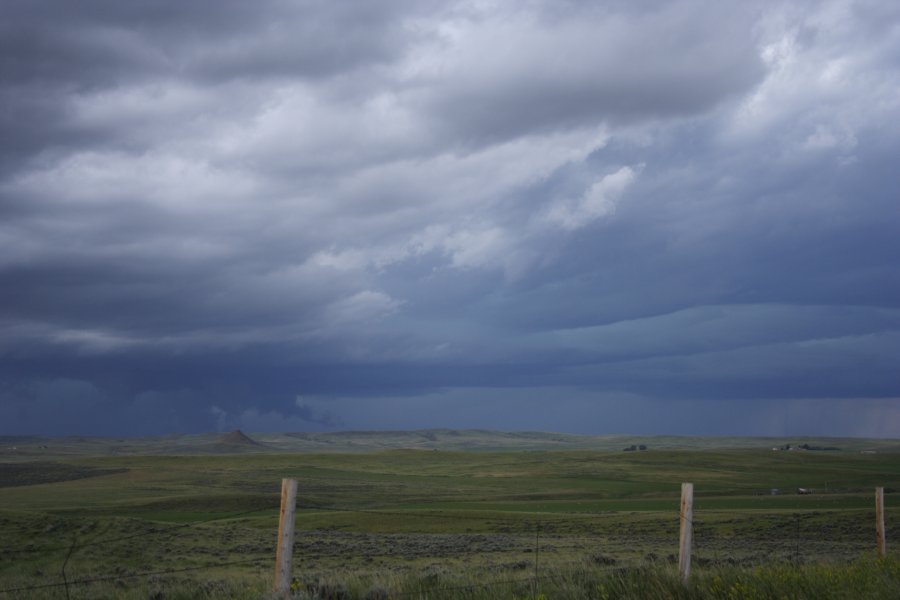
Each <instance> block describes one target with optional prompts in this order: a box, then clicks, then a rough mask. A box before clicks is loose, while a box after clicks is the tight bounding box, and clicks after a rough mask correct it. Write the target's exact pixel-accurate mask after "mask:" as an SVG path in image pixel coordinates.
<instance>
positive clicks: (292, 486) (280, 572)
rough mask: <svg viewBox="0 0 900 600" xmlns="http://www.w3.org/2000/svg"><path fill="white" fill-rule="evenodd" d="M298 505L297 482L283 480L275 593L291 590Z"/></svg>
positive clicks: (276, 556) (276, 554)
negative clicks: (295, 521) (296, 509)
mask: <svg viewBox="0 0 900 600" xmlns="http://www.w3.org/2000/svg"><path fill="white" fill-rule="evenodd" d="M296 505H297V480H296V479H282V480H281V517H280V519H279V520H278V547H277V549H276V550H275V591H276V592H278V593H281V594H287V593H288V592H290V590H291V559H292V558H293V556H292V555H293V553H294V510H295V508H296Z"/></svg>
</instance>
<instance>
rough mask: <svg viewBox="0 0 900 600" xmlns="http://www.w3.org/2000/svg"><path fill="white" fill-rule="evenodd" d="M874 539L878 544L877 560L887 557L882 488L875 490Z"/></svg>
mask: <svg viewBox="0 0 900 600" xmlns="http://www.w3.org/2000/svg"><path fill="white" fill-rule="evenodd" d="M875 539H876V541H877V542H878V558H884V557H885V556H887V540H886V539H885V535H884V488H883V487H877V488H875Z"/></svg>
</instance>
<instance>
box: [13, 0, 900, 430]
mask: <svg viewBox="0 0 900 600" xmlns="http://www.w3.org/2000/svg"><path fill="white" fill-rule="evenodd" d="M0 17H2V18H0V22H2V23H3V25H2V26H0V50H2V55H3V56H4V57H5V59H4V60H3V61H0V82H2V83H0V139H2V141H0V249H2V253H0V289H3V290H4V292H3V294H2V295H0V330H2V334H0V356H2V357H3V358H2V360H0V386H2V388H0V389H2V402H3V412H2V414H3V416H4V419H3V420H2V422H3V423H4V424H6V426H7V430H8V431H9V432H17V431H38V432H39V431H52V432H62V431H63V430H64V429H65V428H66V427H71V428H72V429H73V431H75V430H77V431H85V432H87V431H90V432H114V431H117V430H122V431H131V432H140V433H146V432H154V431H155V432H162V431H170V430H201V429H215V428H216V427H218V426H219V425H221V424H222V423H224V424H225V425H227V426H232V425H233V426H241V427H246V428H248V429H251V428H253V427H259V428H269V427H275V426H276V424H277V423H287V424H290V426H291V427H297V428H329V427H338V426H352V427H365V426H366V423H367V422H368V423H371V424H372V426H384V427H390V426H393V425H392V423H393V424H397V426H401V425H402V426H407V425H408V426H418V425H416V424H417V423H421V424H423V425H425V424H429V426H431V425H434V426H437V425H440V424H441V423H440V422H433V421H431V420H429V418H426V417H425V416H422V415H426V414H432V415H443V417H442V418H445V419H446V423H447V424H448V425H453V424H459V426H479V424H484V426H497V427H505V428H509V427H512V425H509V421H506V420H504V419H503V418H502V415H504V414H508V413H509V412H510V411H514V409H513V408H511V407H514V406H519V404H517V403H518V402H521V406H523V407H524V406H527V407H528V411H527V416H524V415H526V413H522V415H523V416H522V417H521V419H519V421H516V422H517V423H520V424H521V427H523V428H530V429H538V428H543V427H542V425H541V423H546V427H552V428H555V429H571V430H575V429H578V430H581V429H580V428H581V427H582V426H583V423H584V419H581V418H578V417H577V414H578V413H579V411H581V412H583V413H584V414H592V415H597V418H598V420H599V421H602V419H601V417H602V415H603V414H608V413H609V412H610V411H612V412H619V413H621V414H622V415H630V416H628V417H627V418H626V417H624V416H623V417H622V418H620V419H619V420H618V421H616V420H614V419H613V420H609V421H607V423H608V426H607V425H598V426H597V427H598V430H606V429H608V427H613V426H614V427H615V428H616V429H618V430H624V429H628V428H631V427H639V426H643V427H645V428H646V430H647V431H664V430H665V429H666V425H667V423H672V424H673V425H672V426H673V427H676V428H678V427H682V425H677V426H676V425H674V423H676V421H674V420H670V419H667V418H666V417H665V415H667V414H668V415H674V414H679V411H681V410H683V408H684V407H685V406H687V405H688V404H689V403H691V402H697V403H701V404H702V405H703V406H704V409H703V410H704V411H705V412H707V413H708V414H709V415H710V417H709V419H708V420H707V421H705V422H703V423H698V424H697V425H696V427H697V430H698V431H701V432H716V431H726V430H727V431H729V432H732V431H733V430H732V429H730V428H729V427H730V426H729V425H728V424H727V422H726V421H727V419H726V418H725V417H726V415H727V414H729V412H735V413H736V414H744V413H746V414H755V413H754V411H755V410H759V411H763V413H764V414H763V415H762V416H760V418H759V419H758V420H755V421H753V422H752V426H751V425H748V431H750V430H751V429H752V431H753V432H754V433H765V432H767V431H771V432H777V431H782V430H785V431H787V430H791V431H799V430H800V429H803V427H806V425H804V426H803V427H799V426H797V425H796V423H797V422H798V420H799V419H800V418H801V415H803V414H805V413H804V411H807V412H808V411H814V410H816V409H815V408H814V407H815V406H817V405H816V403H817V402H821V405H820V406H823V407H825V406H827V407H829V410H834V411H835V416H834V417H833V418H829V419H826V420H823V421H821V426H820V429H819V431H823V432H838V430H839V424H840V423H841V418H840V417H839V416H838V414H840V415H845V414H848V413H849V412H850V411H852V410H853V406H855V405H854V404H853V403H854V402H858V403H859V404H858V405H859V406H865V407H867V408H866V411H868V412H865V411H863V412H865V414H866V415H869V416H867V417H866V418H860V419H858V420H856V421H853V423H854V425H853V426H852V427H850V426H849V425H848V427H849V429H848V431H850V430H851V429H852V433H854V434H862V433H866V432H867V431H870V432H873V434H874V433H877V432H883V431H884V430H883V429H879V428H878V427H876V425H875V423H876V420H875V419H874V418H871V415H873V414H875V413H876V412H877V410H887V409H886V408H885V407H887V406H889V405H890V403H891V402H894V401H896V400H897V398H900V390H898V389H897V387H896V381H895V379H896V377H895V376H894V375H895V374H894V373H893V371H894V369H893V368H892V365H891V364H890V362H889V361H886V360H885V359H884V357H885V356H892V355H894V354H895V353H896V351H897V348H896V345H897V331H898V320H900V318H898V316H897V315H898V312H897V311H898V310H900V284H898V283H897V282H900V277H898V275H900V274H898V264H897V259H896V257H897V256H900V242H898V241H897V240H898V237H897V236H896V231H895V230H896V225H895V223H897V222H898V217H900V215H898V214H897V211H898V209H897V204H896V199H895V194H894V193H893V191H894V190H896V189H897V187H898V183H900V181H898V176H897V174H896V165H895V162H896V156H897V155H898V152H900V128H898V125H896V124H897V123H900V119H898V118H897V117H898V112H900V105H898V100H897V97H896V92H895V90H896V89H897V85H898V84H900V72H898V66H900V63H898V61H897V56H900V53H898V49H900V35H898V33H897V31H900V30H898V29H897V28H896V27H892V26H891V24H892V23H896V21H897V19H898V18H900V15H898V13H897V11H896V9H894V8H892V7H891V6H890V5H889V4H888V3H881V2H874V1H873V2H867V3H847V2H842V1H838V0H835V1H833V2H827V3H799V2H783V3H774V4H772V5H771V6H768V7H767V10H765V11H759V10H755V9H749V8H747V7H746V6H744V5H743V4H740V3H736V4H730V3H728V4H727V5H721V6H716V7H709V6H708V5H702V4H701V3H697V2H691V1H684V2H674V3H671V2H666V3H655V2H646V3H616V2H612V3H605V4H604V5H603V6H600V7H598V6H596V5H594V4H590V3H580V2H564V3H558V2H557V3H549V2H547V3H545V2H530V3H526V4H524V5H522V4H519V3H504V2H500V3H493V4H488V5H482V4H477V3H475V4H471V3H452V4H449V5H447V4H443V3H420V2H416V3H409V2H401V1H397V2H389V3H379V4H378V5H370V4H354V5H332V4H328V3H320V2H302V3H282V2H274V1H273V2H265V3H262V4H255V5H253V6H252V7H250V6H249V5H247V4H246V3H243V2H227V3H221V4H220V5H217V10H215V11H210V10H208V9H205V8H204V7H200V6H198V5H193V4H183V3H166V2H163V3H159V2H152V3H141V2H138V3H127V4H122V3H112V2H90V3H80V4H79V6H78V7H77V8H76V7H74V6H72V5H70V4H68V3H64V2H56V1H47V2H8V3H5V4H4V5H3V7H2V8H0ZM524 390H531V391H529V392H527V393H526V392H524ZM298 395H301V396H303V397H304V398H308V399H309V400H308V402H309V404H303V405H302V406H300V405H298V404H297V403H296V401H295V399H296V397H297V396H298ZM592 398H596V401H594V400H592ZM480 399H483V400H485V401H484V402H481V400H480ZM488 400H489V401H488ZM545 402H546V406H557V405H559V403H563V404H565V405H566V406H568V407H569V408H570V411H571V412H566V411H563V412H558V411H555V410H554V409H542V408H541V407H542V406H545V404H543V403H545ZM715 402H722V403H724V404H723V406H729V407H731V408H729V409H727V410H726V409H722V410H721V411H719V410H718V409H714V408H712V407H713V403H715ZM566 403H567V404H566ZM780 406H786V407H789V408H785V409H784V410H782V409H781V408H779V407H780ZM330 407H333V409H332V408H330ZM367 407H368V408H367ZM378 407H381V408H378ZM628 407H630V408H628ZM749 407H755V408H753V409H751V408H749ZM648 410H653V411H655V412H657V413H658V414H660V415H661V416H660V418H659V420H658V421H652V422H651V421H648V420H646V419H645V420H641V419H639V415H640V414H641V413H642V412H643V411H648ZM667 411H668V412H667ZM742 411H743V412H742ZM48 414H56V415H58V416H59V418H58V419H57V420H55V421H54V420H53V418H49V417H46V415H48ZM79 415H84V416H85V417H84V419H81V418H79ZM716 415H717V416H716ZM767 415H769V416H772V415H774V416H772V419H769V418H768V416H767ZM778 415H782V417H783V416H784V415H790V419H789V422H787V425H786V424H785V423H786V421H785V420H784V419H783V418H782V417H779V416H778ZM43 418H46V419H47V420H46V422H44V421H42V419H43ZM367 419H368V421H367ZM542 420H543V421H542ZM810 422H812V421H810ZM846 422H847V423H850V421H849V420H847V421H846ZM748 423H749V422H748ZM641 424H643V425H641ZM516 426H517V427H518V425H516ZM683 427H685V428H686V427H688V425H687V424H685V425H683ZM798 427H799V429H798ZM867 427H868V428H869V429H866V428H867ZM767 428H768V429H767ZM785 428H786V429H785ZM792 428H793V429H792ZM803 430H804V431H805V429H803ZM679 432H688V431H687V429H683V430H682V429H679ZM735 432H737V431H735ZM810 432H811V433H814V431H810Z"/></svg>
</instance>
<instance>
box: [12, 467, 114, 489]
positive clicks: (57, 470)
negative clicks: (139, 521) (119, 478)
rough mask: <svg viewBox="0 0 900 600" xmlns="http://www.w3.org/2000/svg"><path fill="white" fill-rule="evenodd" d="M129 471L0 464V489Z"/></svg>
mask: <svg viewBox="0 0 900 600" xmlns="http://www.w3.org/2000/svg"><path fill="white" fill-rule="evenodd" d="M127 471H128V469H124V468H117V469H100V468H96V467H82V466H78V465H67V464H63V463H57V462H47V461H36V462H22V463H0V488H2V487H17V486H23V485H40V484H42V483H56V482H59V481H71V480H74V479H87V478H88V477H100V476H103V475H115V474H117V473H125V472H127Z"/></svg>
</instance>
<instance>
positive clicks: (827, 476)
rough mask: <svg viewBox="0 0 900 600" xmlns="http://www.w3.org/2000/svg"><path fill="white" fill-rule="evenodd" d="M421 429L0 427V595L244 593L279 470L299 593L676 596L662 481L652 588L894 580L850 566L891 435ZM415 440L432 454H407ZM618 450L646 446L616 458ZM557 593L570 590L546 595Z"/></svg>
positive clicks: (881, 478) (660, 533) (257, 566)
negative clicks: (46, 433) (1, 430)
mask: <svg viewBox="0 0 900 600" xmlns="http://www.w3.org/2000/svg"><path fill="white" fill-rule="evenodd" d="M425 433H426V434H428V432H425ZM431 435H432V436H433V437H434V439H431V440H428V439H427V435H426V436H425V437H423V434H422V432H414V433H412V434H408V436H406V437H404V436H403V434H401V433H396V432H395V433H393V434H391V436H392V437H391V440H393V441H392V443H393V444H394V445H397V446H407V449H394V450H372V447H373V446H374V447H380V445H382V444H387V442H388V438H387V436H383V437H379V435H378V434H374V433H362V434H356V435H355V436H353V435H347V436H345V437H344V438H342V439H343V442H342V443H351V442H352V443H353V444H354V448H357V449H358V450H359V451H356V452H346V451H344V452H336V451H330V452H296V451H292V452H288V451H285V450H284V449H283V448H275V446H276V445H277V444H276V443H275V442H272V443H265V445H259V446H257V445H244V446H240V445H232V446H228V445H227V444H223V443H221V442H220V441H217V440H216V439H215V438H204V439H203V440H202V443H201V444H200V446H202V447H201V448H194V449H193V450H192V451H190V452H183V453H180V454H179V453H174V452H172V451H171V449H168V450H166V449H165V448H164V444H163V443H162V442H161V441H160V440H159V439H156V440H151V439H147V440H137V441H135V440H131V441H129V442H128V444H130V445H128V448H129V450H127V451H125V450H123V448H125V446H126V445H127V444H125V443H124V442H121V443H120V442H118V441H111V440H83V441H82V442H79V441H77V440H74V441H73V440H57V441H56V442H53V441H52V440H51V441H50V443H48V440H46V439H37V438H30V439H29V440H22V439H17V440H10V439H8V438H7V439H4V440H3V443H4V445H5V447H6V448H7V449H9V448H11V447H12V445H15V447H16V450H15V452H7V453H6V454H5V455H4V456H3V457H2V458H0V540H2V542H0V590H10V589H14V588H29V587H33V586H37V585H47V586H50V587H46V588H41V589H32V590H22V591H18V592H6V593H5V594H0V598H2V597H3V596H4V595H5V596H6V597H13V598H18V597H21V598H33V597H38V598H44V597H46V598H64V597H66V590H65V588H64V587H61V586H58V585H57V584H59V583H61V582H62V581H63V580H64V579H65V580H66V581H69V582H73V581H74V582H76V583H75V584H73V585H71V586H70V588H69V597H79V598H98V597H110V598H117V597H129V596H130V597H135V598H138V597H139V598H147V597H156V598H164V597H166V598H168V597H223V596H224V597H241V596H244V597H260V596H261V595H263V594H264V593H265V591H266V590H267V589H268V587H269V586H270V585H271V575H270V573H271V571H272V569H273V565H274V547H275V536H276V530H277V521H278V503H279V490H280V482H281V479H282V478H283V477H292V478H296V479H297V480H298V481H299V499H298V505H299V509H298V513H297V528H296V529H297V534H296V544H295V561H294V562H295V571H296V573H297V575H298V578H299V582H298V596H307V597H312V596H316V595H318V596H319V597H328V596H329V594H331V597H335V598H338V597H366V596H368V597H370V598H376V597H379V596H378V594H379V593H380V592H379V590H380V591H382V592H390V596H391V597H430V598H433V597H447V598H450V597H467V596H468V597H479V598H480V597H503V598H526V597H528V598H531V597H532V596H533V595H534V596H535V597H536V595H537V590H536V588H534V587H533V586H535V585H539V586H541V592H542V593H543V594H545V597H547V598H549V597H584V598H602V597H642V596H640V595H636V594H638V592H637V591H634V589H632V588H634V586H636V585H637V584H638V583H639V581H640V580H633V577H634V575H633V574H634V573H635V572H644V573H645V575H646V574H647V573H651V574H652V578H655V579H654V580H657V581H658V583H659V585H660V586H669V585H676V586H680V583H678V582H677V581H675V582H674V583H673V582H672V581H670V579H671V578H672V576H673V575H672V574H673V573H674V568H673V567H672V564H671V563H672V560H673V558H674V554H675V553H676V551H677V545H678V525H679V523H678V502H679V494H680V484H681V483H682V482H683V481H690V482H693V483H694V485H695V505H694V512H695V518H694V539H695V545H694V564H695V571H696V575H695V580H694V582H693V583H692V584H691V585H693V586H694V587H693V588H691V589H693V591H692V592H691V593H692V594H693V595H689V596H678V595H674V596H673V595H671V594H669V595H665V594H664V595H663V596H660V597H711V598H712V597H716V598H718V597H721V598H732V597H733V598H741V597H746V598H750V597H754V596H752V595H750V594H749V593H744V594H743V595H737V592H736V591H734V590H738V591H739V589H740V586H741V585H756V587H757V588H759V585H757V584H759V581H760V580H759V579H758V578H766V577H770V578H771V577H776V575H774V574H776V573H777V577H781V578H782V579H784V580H785V581H788V580H789V579H790V577H788V575H785V574H784V573H782V572H780V571H778V570H777V569H778V568H782V567H783V565H785V564H790V565H792V566H791V569H793V570H792V571H791V573H794V575H791V577H795V578H799V579H797V580H796V581H795V582H794V583H795V584H796V585H797V586H801V587H803V586H806V588H809V586H812V585H813V583H815V582H818V581H820V580H821V578H822V577H823V575H822V574H821V573H818V574H817V572H816V571H815V569H820V568H828V569H830V571H829V573H833V577H834V578H837V579H840V580H841V581H844V582H845V583H846V582H849V581H851V580H852V578H853V577H861V575H858V573H863V572H865V573H868V574H869V576H871V577H872V578H875V579H878V580H879V581H880V580H885V581H888V582H893V583H892V584H891V585H893V586H894V587H893V588H891V587H888V588H887V589H892V590H894V591H897V592H900V577H898V576H897V575H898V570H897V565H896V564H895V563H894V562H892V561H886V562H885V561H881V562H877V561H873V560H870V559H871V558H872V557H873V556H874V548H875V539H874V538H875V535H874V498H873V496H874V490H873V488H874V487H875V486H884V487H886V488H888V491H889V493H888V494H887V499H886V505H887V522H888V540H889V544H890V543H891V540H895V539H897V534H898V533H900V527H898V526H897V525H896V524H897V523H898V518H900V506H897V504H896V502H895V500H894V499H895V496H894V494H892V493H890V492H891V491H892V490H895V489H900V454H898V453H896V452H895V450H896V445H895V444H893V443H892V442H891V441H885V440H881V441H871V440H865V441H864V440H854V441H852V443H848V441H846V440H843V441H838V440H817V441H815V443H814V442H812V441H810V442H808V443H809V445H810V446H820V447H832V448H834V447H838V448H841V450H830V451H792V452H784V451H781V452H773V451H772V450H771V448H772V447H773V446H783V445H784V444H785V443H787V442H786V441H784V440H766V439H757V440H756V446H755V447H753V446H752V445H751V444H750V441H749V440H750V439H741V440H738V441H736V443H735V445H736V446H737V447H736V448H728V447H727V444H726V443H725V440H708V439H703V440H700V441H697V442H696V443H693V444H692V443H691V441H690V439H680V440H679V439H676V438H660V439H652V438H651V439H643V440H639V439H636V438H635V439H634V440H633V441H632V440H631V438H627V439H626V438H621V439H616V440H615V448H616V450H610V449H606V450H604V449H599V448H591V449H585V448H583V447H582V446H581V444H584V443H586V442H585V440H581V439H577V440H574V441H573V443H572V446H573V447H574V448H575V449H571V448H569V446H565V443H564V441H559V440H557V441H555V442H552V443H553V444H556V445H555V446H553V447H552V449H547V448H543V447H542V444H544V443H546V441H547V439H548V438H549V437H552V435H550V434H521V435H520V436H519V437H514V438H512V439H513V441H512V442H510V438H509V436H511V435H513V434H502V435H500V436H498V437H497V438H496V439H494V440H493V442H492V441H491V440H490V434H488V433H487V432H475V433H472V434H467V433H465V432H461V433H460V435H453V434H452V433H450V432H446V431H441V432H437V433H435V432H431ZM254 437H257V436H254ZM260 437H262V436H260ZM282 437H285V436H281V437H278V438H276V439H281V438H282ZM273 438H274V436H273ZM445 438H446V439H449V440H451V441H455V443H457V444H458V443H460V441H459V439H460V438H466V440H468V441H466V444H473V443H475V442H474V440H476V439H477V441H478V442H477V444H476V445H475V447H476V448H477V449H478V450H477V451H473V450H471V449H470V450H467V451H459V450H450V451H448V450H447V449H445V448H444V446H440V444H441V442H442V440H443V439H445ZM423 439H424V440H426V441H427V442H428V443H429V444H437V445H439V447H436V448H431V449H408V448H409V447H413V448H418V446H416V444H417V443H418V440H423ZM692 439H694V440H695V438H692ZM523 440H527V441H528V443H530V444H532V447H530V449H522V447H521V444H524V443H525V442H523ZM535 440H537V441H535ZM570 441H571V440H570ZM10 442H12V443H10ZM413 442H415V443H413ZM625 442H627V443H625ZM791 442H792V443H794V444H795V445H796V444H800V443H807V442H804V441H803V440H791ZM318 443H325V442H321V440H320V441H319V442H318ZM610 443H611V442H610ZM632 443H637V444H647V445H648V446H649V448H650V450H648V451H646V452H622V451H621V447H622V446H628V445H630V444H632ZM179 444H181V445H187V442H186V441H184V439H183V438H182V439H181V441H180V442H179ZM560 444H562V445H563V447H562V448H560V447H559V445H560ZM176 446H177V444H176ZM142 447H143V448H144V450H145V453H143V454H142V453H140V449H141V448H142ZM449 447H451V448H455V447H456V446H454V445H453V444H452V443H451V444H449ZM491 447H493V448H495V450H487V449H486V448H491ZM496 448H505V449H503V450H496ZM567 448H568V449H567ZM664 448H665V449H664ZM203 449H205V450H206V451H203ZM226 450H227V451H226ZM861 450H877V451H876V452H875V453H862V452H861ZM800 487H803V488H811V489H812V490H813V492H814V493H812V494H810V495H802V496H801V495H797V494H796V490H797V488H800ZM773 488H775V489H778V490H779V494H778V495H772V489H773ZM798 565H803V566H802V567H801V566H798ZM823 565H825V567H823ZM63 573H65V574H63ZM150 573H155V574H150ZM804 573H805V574H804ZM854 573H857V574H856V575H854ZM715 577H718V578H719V582H718V583H715V581H716V580H715ZM754 577H756V578H757V579H754ZM777 577H776V579H777ZM803 577H806V578H807V579H805V580H803V581H804V582H805V583H802V582H801V579H802V578H803ZM741 578H743V579H741ZM842 578H843V579H842ZM645 579H646V577H645ZM837 579H836V580H837ZM86 580H101V581H92V582H90V583H86V582H85V581H86ZM754 581H756V584H754V583H753V582H754ZM473 582H474V583H473ZM801 583H802V585H801ZM735 585H737V586H738V587H737V588H735ZM785 585H787V584H785ZM836 585H837V584H836ZM847 585H849V584H847ZM466 586H469V587H466ZM567 586H568V587H567ZM572 586H574V587H572ZM629 586H630V587H629ZM332 588H333V589H332ZM439 588H440V589H444V592H436V591H434V590H436V589H439ZM570 588H571V589H570ZM575 588H578V589H580V590H582V591H581V592H579V594H581V595H579V596H567V594H568V592H566V591H565V590H567V589H568V590H569V591H570V592H571V591H572V590H574V589H575ZM720 588H721V589H720ZM629 589H631V590H632V591H631V592H628V590H629ZM666 589H669V588H666ZM672 589H677V590H681V591H680V592H678V593H679V594H680V593H682V592H684V593H687V592H686V591H685V590H687V589H688V588H684V587H683V586H682V587H675V588H672ZM810 589H811V588H810ZM835 589H838V588H835ZM329 590H330V591H329ZM423 590H430V591H429V592H428V593H427V594H426V593H425V592H424V591H423ZM453 590H455V593H451V592H452V591H453ZM604 590H605V591H604ZM715 590H720V591H721V594H719V592H717V591H715ZM441 593H443V594H444V595H441ZM672 593H675V592H672ZM179 594H182V595H181V596H179ZM403 594H407V595H406V596H403ZM554 594H556V596H554ZM604 594H606V596H604ZM629 594H632V595H630V596H629ZM704 594H706V595H704ZM729 594H730V595H729ZM897 595H900V594H895V595H894V596H889V595H888V596H883V597H897ZM382 597H387V596H382ZM759 597H780V596H766V595H762V596H759ZM787 597H798V598H800V597H817V596H811V595H809V594H807V595H803V594H800V595H796V594H794V595H788V596H787ZM821 597H827V596H821ZM833 597H841V596H833ZM871 597H878V596H871Z"/></svg>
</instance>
